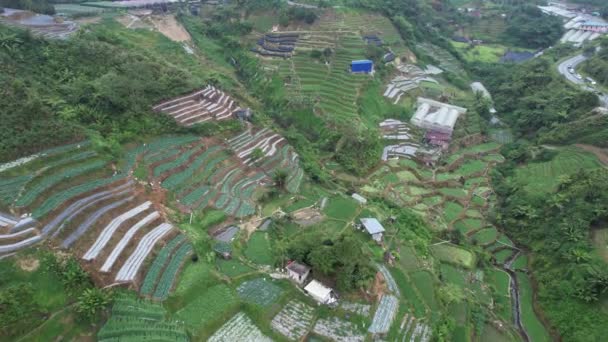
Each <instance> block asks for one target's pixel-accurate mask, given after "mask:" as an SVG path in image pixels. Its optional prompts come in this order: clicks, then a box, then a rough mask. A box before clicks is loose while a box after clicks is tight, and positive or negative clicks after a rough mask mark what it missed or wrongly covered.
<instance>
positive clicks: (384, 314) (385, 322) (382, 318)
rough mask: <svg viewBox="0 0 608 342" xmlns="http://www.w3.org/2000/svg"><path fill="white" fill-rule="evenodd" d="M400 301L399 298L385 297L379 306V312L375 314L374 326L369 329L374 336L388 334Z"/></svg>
mask: <svg viewBox="0 0 608 342" xmlns="http://www.w3.org/2000/svg"><path fill="white" fill-rule="evenodd" d="M398 305H399V301H398V300H397V297H395V296H391V295H384V296H382V299H381V300H380V304H379V305H378V310H376V314H374V319H373V321H372V325H371V326H370V327H369V328H368V329H367V331H369V332H370V333H372V334H386V333H388V331H389V329H390V328H391V324H392V323H393V319H394V318H395V314H396V313H397V308H398Z"/></svg>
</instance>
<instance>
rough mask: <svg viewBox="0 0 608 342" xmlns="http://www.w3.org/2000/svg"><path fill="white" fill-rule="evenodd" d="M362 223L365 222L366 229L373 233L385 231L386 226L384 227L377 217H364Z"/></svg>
mask: <svg viewBox="0 0 608 342" xmlns="http://www.w3.org/2000/svg"><path fill="white" fill-rule="evenodd" d="M361 224H363V227H365V230H367V232H368V233H370V234H372V235H373V234H378V233H383V232H384V227H382V224H380V221H378V220H377V219H375V218H362V219H361Z"/></svg>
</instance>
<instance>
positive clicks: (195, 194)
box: [181, 185, 210, 205]
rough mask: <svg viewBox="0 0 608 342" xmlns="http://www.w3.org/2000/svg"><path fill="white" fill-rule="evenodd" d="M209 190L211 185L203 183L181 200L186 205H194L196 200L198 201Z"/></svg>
mask: <svg viewBox="0 0 608 342" xmlns="http://www.w3.org/2000/svg"><path fill="white" fill-rule="evenodd" d="M209 190H210V187H208V186H207V185H202V186H200V187H198V188H196V189H194V190H193V191H192V192H190V193H189V194H187V195H186V196H184V197H182V199H181V202H182V204H184V205H192V204H194V203H195V202H196V201H198V200H199V199H200V198H201V197H202V196H203V195H205V193H207V192H208V191H209Z"/></svg>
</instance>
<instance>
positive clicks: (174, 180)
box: [163, 146, 221, 190]
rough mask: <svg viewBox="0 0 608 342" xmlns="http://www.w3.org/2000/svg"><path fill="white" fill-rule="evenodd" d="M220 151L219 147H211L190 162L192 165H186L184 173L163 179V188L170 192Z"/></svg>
mask: <svg viewBox="0 0 608 342" xmlns="http://www.w3.org/2000/svg"><path fill="white" fill-rule="evenodd" d="M220 149H221V147H219V146H213V147H211V148H209V149H208V150H207V151H205V152H204V153H203V154H201V155H200V156H198V157H197V158H196V159H195V160H194V162H192V164H190V165H188V167H187V168H186V169H185V170H184V171H182V172H179V173H176V174H173V175H171V176H170V177H168V178H167V179H165V181H163V187H165V188H167V189H170V190H175V189H176V188H177V187H178V186H179V185H180V184H182V183H183V182H184V181H186V179H189V178H191V177H192V176H193V175H194V173H195V172H196V170H198V169H199V168H200V167H201V166H202V165H203V164H204V163H205V162H207V160H208V159H209V156H210V155H212V154H214V153H215V152H217V151H218V150H220Z"/></svg>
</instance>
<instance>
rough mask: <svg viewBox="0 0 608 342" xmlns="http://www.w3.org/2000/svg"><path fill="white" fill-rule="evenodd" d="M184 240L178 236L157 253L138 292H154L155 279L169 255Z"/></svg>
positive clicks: (144, 293) (181, 236) (145, 293)
mask: <svg viewBox="0 0 608 342" xmlns="http://www.w3.org/2000/svg"><path fill="white" fill-rule="evenodd" d="M184 240H185V236H184V235H178V236H176V237H175V238H174V239H173V240H171V241H170V242H169V243H168V244H166V245H165V246H164V247H163V248H162V249H161V250H160V252H159V253H158V256H156V258H155V259H154V262H153V263H152V266H150V268H149V269H148V273H146V278H145V279H144V283H143V284H142V286H141V289H140V290H139V292H140V293H141V294H142V295H151V294H152V291H154V286H155V285H156V279H158V277H159V275H160V273H161V271H162V269H163V266H164V265H165V264H166V262H167V259H168V258H169V256H170V255H171V252H172V251H173V250H174V249H175V247H177V245H179V244H180V243H182V242H183V241H184Z"/></svg>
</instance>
